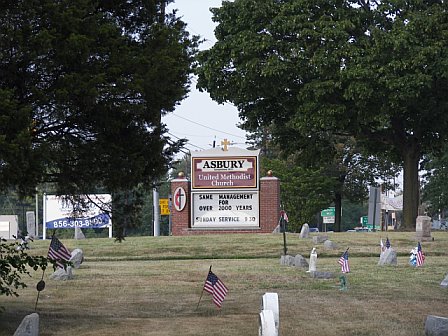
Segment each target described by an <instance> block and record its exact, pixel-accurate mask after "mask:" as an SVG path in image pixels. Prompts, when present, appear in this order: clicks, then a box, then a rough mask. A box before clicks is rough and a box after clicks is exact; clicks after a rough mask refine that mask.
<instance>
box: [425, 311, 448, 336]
mask: <svg viewBox="0 0 448 336" xmlns="http://www.w3.org/2000/svg"><path fill="white" fill-rule="evenodd" d="M425 335H426V336H447V335H448V318H446V317H441V316H435V315H428V316H427V317H426V322H425Z"/></svg>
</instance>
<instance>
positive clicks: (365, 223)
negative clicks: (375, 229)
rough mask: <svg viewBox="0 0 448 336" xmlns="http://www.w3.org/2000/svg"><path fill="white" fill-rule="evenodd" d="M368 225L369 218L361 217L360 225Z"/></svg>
mask: <svg viewBox="0 0 448 336" xmlns="http://www.w3.org/2000/svg"><path fill="white" fill-rule="evenodd" d="M368 223H369V216H362V217H361V225H362V226H367V224H368Z"/></svg>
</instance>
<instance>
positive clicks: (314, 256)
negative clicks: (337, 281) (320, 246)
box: [307, 247, 317, 272]
mask: <svg viewBox="0 0 448 336" xmlns="http://www.w3.org/2000/svg"><path fill="white" fill-rule="evenodd" d="M316 270H317V251H316V248H315V247H313V250H312V251H311V254H310V264H309V268H308V271H307V272H315V271H316Z"/></svg>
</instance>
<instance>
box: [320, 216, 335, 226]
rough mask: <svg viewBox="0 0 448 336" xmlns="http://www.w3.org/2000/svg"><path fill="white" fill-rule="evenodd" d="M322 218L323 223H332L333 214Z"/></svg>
mask: <svg viewBox="0 0 448 336" xmlns="http://www.w3.org/2000/svg"><path fill="white" fill-rule="evenodd" d="M322 218H323V223H324V224H333V223H334V218H335V217H334V216H325V217H322Z"/></svg>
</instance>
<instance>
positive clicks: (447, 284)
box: [440, 273, 448, 288]
mask: <svg viewBox="0 0 448 336" xmlns="http://www.w3.org/2000/svg"><path fill="white" fill-rule="evenodd" d="M440 286H441V287H443V288H448V273H447V274H445V279H443V280H442V282H441V283H440Z"/></svg>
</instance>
